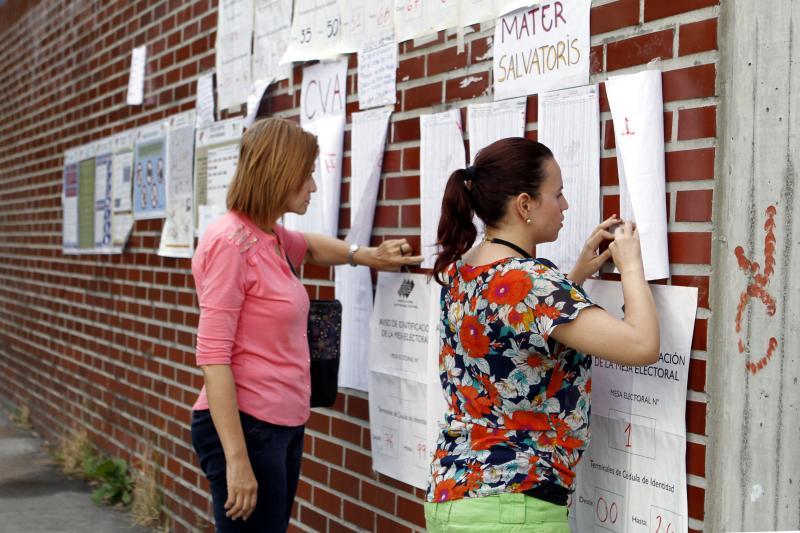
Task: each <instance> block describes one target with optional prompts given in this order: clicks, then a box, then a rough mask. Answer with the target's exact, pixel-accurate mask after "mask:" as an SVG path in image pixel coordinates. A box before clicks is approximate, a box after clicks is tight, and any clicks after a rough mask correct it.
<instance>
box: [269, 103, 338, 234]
mask: <svg viewBox="0 0 800 533" xmlns="http://www.w3.org/2000/svg"><path fill="white" fill-rule="evenodd" d="M344 125H345V116H344V114H342V115H334V116H329V117H324V118H320V119H317V120H315V121H313V122H309V123H307V124H304V125H303V129H304V130H306V131H308V132H310V133H312V134H313V135H314V136H316V138H317V144H318V145H319V156H318V157H317V160H316V162H315V164H314V174H313V177H314V181H315V183H316V184H317V192H315V193H314V194H312V195H311V203H310V204H309V206H308V209H307V210H306V212H305V214H304V215H298V214H295V213H286V215H284V217H283V221H284V225H285V226H286V227H287V228H288V229H292V230H295V231H303V232H312V233H321V234H323V235H328V236H329V237H336V235H337V233H338V231H339V195H340V192H341V186H342V154H343V143H344Z"/></svg>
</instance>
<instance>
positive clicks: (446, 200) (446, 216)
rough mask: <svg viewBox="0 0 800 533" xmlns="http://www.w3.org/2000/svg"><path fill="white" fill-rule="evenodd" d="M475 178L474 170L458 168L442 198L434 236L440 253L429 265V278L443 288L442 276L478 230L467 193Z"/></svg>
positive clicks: (469, 245)
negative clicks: (433, 279) (430, 276)
mask: <svg viewBox="0 0 800 533" xmlns="http://www.w3.org/2000/svg"><path fill="white" fill-rule="evenodd" d="M474 177H475V169H474V167H469V168H466V169H464V168H462V169H459V170H456V171H454V172H453V173H452V174H450V177H449V178H448V180H447V184H446V185H445V188H444V196H443V197H442V214H441V218H440V219H439V228H438V231H437V234H436V244H438V245H439V246H440V247H441V251H440V252H439V254H438V256H437V257H436V262H435V263H434V265H433V277H434V278H435V279H436V281H437V282H439V283H440V284H441V285H445V283H444V279H443V277H442V273H443V272H444V271H445V270H446V269H447V267H448V266H449V265H450V263H452V262H453V261H456V260H457V259H458V258H459V257H461V256H462V255H463V254H464V253H465V252H466V251H467V250H469V249H470V248H471V247H472V245H473V244H474V243H475V237H476V236H477V235H478V230H477V229H476V228H475V224H473V222H472V218H473V215H474V213H475V211H474V209H473V207H472V203H471V202H470V189H471V187H472V185H473V179H474Z"/></svg>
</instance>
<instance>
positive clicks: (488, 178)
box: [433, 137, 553, 285]
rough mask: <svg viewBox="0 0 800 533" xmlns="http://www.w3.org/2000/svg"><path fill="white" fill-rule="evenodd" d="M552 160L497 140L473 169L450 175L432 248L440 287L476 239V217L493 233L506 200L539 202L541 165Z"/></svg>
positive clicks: (537, 149)
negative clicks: (516, 198)
mask: <svg viewBox="0 0 800 533" xmlns="http://www.w3.org/2000/svg"><path fill="white" fill-rule="evenodd" d="M552 158H553V152H551V151H550V149H549V148H548V147H546V146H545V145H543V144H541V143H538V142H536V141H531V140H528V139H523V138H521V137H509V138H507V139H500V140H499V141H496V142H494V143H492V144H490V145H489V146H487V147H485V148H483V149H482V150H481V151H480V152H478V155H477V157H476V158H475V163H474V164H473V165H472V166H471V167H468V168H466V169H459V170H456V171H455V172H453V173H452V174H450V177H449V178H448V180H447V184H446V185H445V189H444V196H443V198H442V215H441V218H440V219H439V228H438V232H437V241H436V243H437V244H438V245H439V246H441V251H440V252H439V254H438V256H437V257H436V262H435V263H434V266H433V275H434V277H435V278H436V281H438V282H439V283H440V284H442V285H444V280H443V278H442V272H444V271H445V270H446V269H447V267H448V266H449V265H450V264H451V263H452V262H453V261H456V260H457V259H458V258H459V257H461V256H462V255H463V254H464V253H465V252H466V251H467V250H469V249H470V248H471V247H472V244H473V243H474V242H475V237H476V236H477V234H478V231H477V229H476V228H475V224H473V223H472V216H473V214H475V215H477V216H478V218H480V219H481V220H482V221H483V223H484V224H486V226H488V227H496V226H497V224H498V223H499V222H500V221H501V220H502V219H503V217H504V216H505V215H506V210H507V207H508V200H509V199H510V198H512V197H514V196H517V195H518V194H522V193H528V194H529V195H531V197H532V198H537V197H538V196H539V187H540V186H541V184H542V181H543V180H544V169H543V166H544V163H545V162H546V161H547V160H548V159H552Z"/></svg>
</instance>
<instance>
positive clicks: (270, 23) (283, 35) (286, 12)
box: [253, 0, 292, 85]
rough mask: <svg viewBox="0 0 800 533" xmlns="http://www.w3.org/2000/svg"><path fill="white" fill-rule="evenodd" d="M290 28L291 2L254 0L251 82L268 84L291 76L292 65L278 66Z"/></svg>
mask: <svg viewBox="0 0 800 533" xmlns="http://www.w3.org/2000/svg"><path fill="white" fill-rule="evenodd" d="M291 28H292V0H255V26H254V28H253V30H254V32H255V34H254V40H253V82H254V83H256V82H258V81H261V82H264V83H266V84H267V85H269V84H270V83H272V82H274V81H279V80H285V79H286V78H288V77H289V76H290V75H291V74H292V65H291V64H288V65H283V66H280V60H281V57H283V54H284V53H286V47H287V46H288V45H289V33H290V31H291Z"/></svg>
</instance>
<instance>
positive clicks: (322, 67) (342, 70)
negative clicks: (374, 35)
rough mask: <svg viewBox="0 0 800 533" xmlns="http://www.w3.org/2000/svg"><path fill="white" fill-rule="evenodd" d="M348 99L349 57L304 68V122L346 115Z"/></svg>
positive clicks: (304, 123)
mask: <svg viewBox="0 0 800 533" xmlns="http://www.w3.org/2000/svg"><path fill="white" fill-rule="evenodd" d="M346 98H347V59H340V60H339V61H332V62H325V63H317V64H316V65H311V66H310V67H306V68H304V69H303V85H302V89H301V90H300V124H302V125H303V126H305V125H306V124H309V123H311V122H313V121H315V120H318V119H320V118H324V117H332V116H344V114H345V103H346Z"/></svg>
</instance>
